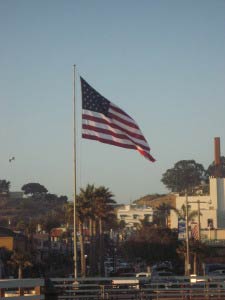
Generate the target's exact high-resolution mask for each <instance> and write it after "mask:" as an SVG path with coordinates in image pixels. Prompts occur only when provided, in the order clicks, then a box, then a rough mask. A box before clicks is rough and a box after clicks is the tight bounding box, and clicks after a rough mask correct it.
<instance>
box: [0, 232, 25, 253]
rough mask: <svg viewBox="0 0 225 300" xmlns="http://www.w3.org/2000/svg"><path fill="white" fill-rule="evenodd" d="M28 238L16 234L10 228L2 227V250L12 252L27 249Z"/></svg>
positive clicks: (0, 237) (0, 238) (0, 240)
mask: <svg viewBox="0 0 225 300" xmlns="http://www.w3.org/2000/svg"><path fill="white" fill-rule="evenodd" d="M27 245H28V243H27V237H26V236H25V235H23V234H21V233H16V232H14V231H12V230H11V229H9V228H6V227H0V248H2V247H4V248H6V249H8V250H10V251H14V250H16V249H19V250H21V251H25V250H26V249H27Z"/></svg>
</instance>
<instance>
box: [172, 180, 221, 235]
mask: <svg viewBox="0 0 225 300" xmlns="http://www.w3.org/2000/svg"><path fill="white" fill-rule="evenodd" d="M209 191H210V192H209V195H207V196H201V195H198V196H188V206H189V212H191V211H194V210H195V211H197V210H198V202H200V212H201V215H200V224H201V229H208V228H209V227H211V228H220V229H223V228H225V178H210V182H209ZM185 203H186V199H185V196H183V197H180V196H177V197H176V209H177V210H180V209H181V207H182V206H183V205H185ZM191 221H195V222H197V217H196V218H195V219H194V220H191ZM177 227H178V216H177V214H176V213H175V212H174V211H171V228H177Z"/></svg>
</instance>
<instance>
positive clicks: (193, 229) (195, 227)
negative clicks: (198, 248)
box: [191, 223, 199, 240]
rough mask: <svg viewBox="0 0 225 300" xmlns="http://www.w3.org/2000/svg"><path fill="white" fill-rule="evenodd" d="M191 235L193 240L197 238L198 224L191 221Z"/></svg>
mask: <svg viewBox="0 0 225 300" xmlns="http://www.w3.org/2000/svg"><path fill="white" fill-rule="evenodd" d="M191 237H192V238H193V239H195V240H199V232H198V224H196V223H192V225H191Z"/></svg>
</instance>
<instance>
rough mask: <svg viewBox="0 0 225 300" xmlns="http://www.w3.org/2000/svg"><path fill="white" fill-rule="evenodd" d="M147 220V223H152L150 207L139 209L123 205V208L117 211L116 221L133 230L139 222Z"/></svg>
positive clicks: (134, 206)
mask: <svg viewBox="0 0 225 300" xmlns="http://www.w3.org/2000/svg"><path fill="white" fill-rule="evenodd" d="M145 218H147V220H148V222H152V221H153V209H152V207H143V206H142V207H140V206H136V205H124V207H123V208H119V209H118V210H117V219H118V220H119V221H124V222H125V223H126V227H129V228H133V227H135V226H136V225H137V224H141V220H144V219H145Z"/></svg>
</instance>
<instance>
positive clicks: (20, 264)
mask: <svg viewBox="0 0 225 300" xmlns="http://www.w3.org/2000/svg"><path fill="white" fill-rule="evenodd" d="M31 260H32V259H31V254H30V253H28V252H21V251H20V250H19V249H16V250H15V251H14V252H13V253H12V255H11V257H10V260H9V261H8V264H9V265H11V266H12V267H13V268H15V269H18V278H22V277H23V270H24V269H25V268H26V267H31V266H32V262H31Z"/></svg>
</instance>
